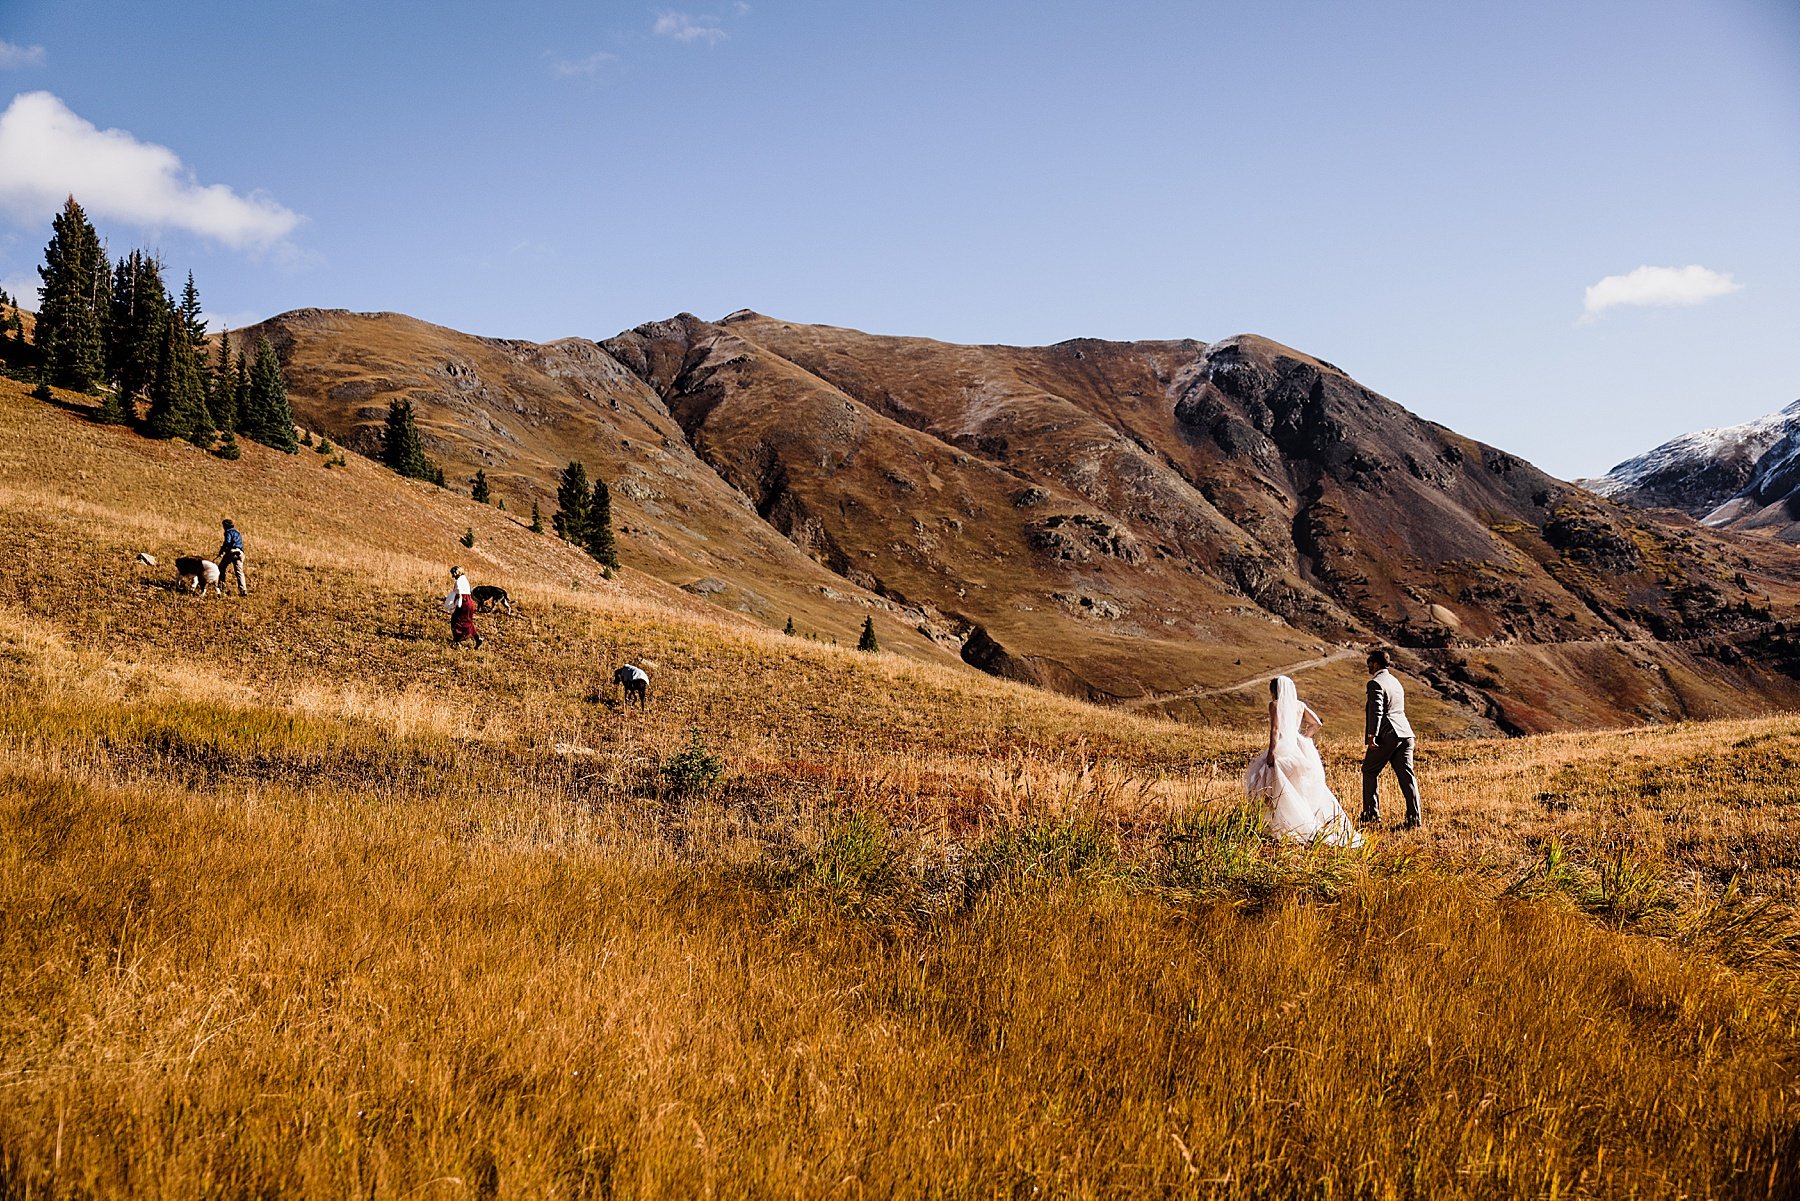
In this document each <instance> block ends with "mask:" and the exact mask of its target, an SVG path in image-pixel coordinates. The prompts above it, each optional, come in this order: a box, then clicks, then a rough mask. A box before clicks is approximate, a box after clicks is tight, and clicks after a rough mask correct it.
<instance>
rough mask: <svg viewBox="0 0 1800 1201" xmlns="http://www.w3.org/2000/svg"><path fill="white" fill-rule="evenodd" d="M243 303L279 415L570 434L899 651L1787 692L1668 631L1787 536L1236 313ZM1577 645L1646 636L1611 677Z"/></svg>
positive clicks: (676, 512) (1772, 583) (441, 450)
mask: <svg viewBox="0 0 1800 1201" xmlns="http://www.w3.org/2000/svg"><path fill="white" fill-rule="evenodd" d="M254 332H268V333H269V334H270V336H271V337H272V338H273V340H274V341H275V343H276V345H277V348H278V350H279V351H280V352H281V353H282V356H283V360H284V365H285V366H286V368H287V370H288V373H289V380H290V389H289V390H290V395H291V397H292V398H293V403H294V406H295V411H296V414H297V415H299V416H300V418H301V420H302V421H303V423H304V424H307V425H310V426H312V427H314V428H319V429H323V430H325V431H327V432H329V433H331V434H332V436H333V437H334V438H338V439H339V440H341V441H344V442H346V443H347V444H348V445H350V446H351V447H352V448H354V449H360V450H365V451H370V450H374V449H376V448H377V446H378V439H379V428H380V424H381V419H382V418H383V417H384V416H385V410H386V405H387V403H388V402H389V401H390V400H394V399H410V400H412V401H413V402H414V407H415V411H416V412H417V414H418V420H419V424H420V428H421V432H422V435H423V436H424V439H425V442H426V446H427V450H428V453H431V454H433V455H434V456H435V457H438V458H439V459H440V460H442V461H443V462H444V463H445V464H446V468H447V472H448V473H449V474H450V476H451V479H452V480H453V481H457V480H459V479H460V478H461V476H462V474H464V473H468V474H472V472H473V470H474V469H475V468H476V467H481V468H482V469H483V470H485V471H486V472H487V476H488V479H489V482H490V486H491V487H493V488H494V490H495V493H496V495H497V496H498V497H500V498H501V499H504V500H507V501H509V502H511V503H513V504H514V505H528V504H529V503H530V502H531V500H533V499H535V500H537V501H538V502H539V503H540V504H543V503H544V502H545V501H546V500H548V499H549V498H550V496H551V495H552V494H553V481H554V475H555V472H556V471H557V470H559V469H560V468H561V466H562V465H563V464H564V463H566V462H568V461H570V460H573V459H578V458H579V459H582V460H583V461H585V462H587V463H588V465H589V468H590V472H592V473H596V474H600V475H602V476H603V477H604V478H606V479H608V480H609V482H612V483H613V486H614V496H615V511H616V514H617V521H618V524H619V530H620V534H621V544H622V545H621V550H622V552H623V553H625V554H626V556H627V559H628V561H631V560H634V559H635V560H636V563H635V565H637V566H640V567H642V568H643V569H644V570H646V571H649V572H650V573H651V574H653V575H657V576H659V577H660V578H663V579H666V580H669V581H670V582H672V583H676V584H678V585H683V586H687V587H689V588H690V589H695V590H699V591H702V592H703V593H704V594H705V595H708V596H709V597H711V598H712V599H713V600H715V602H718V603H723V604H725V605H727V606H728V607H732V608H736V609H738V610H740V611H742V612H745V613H747V614H750V615H752V616H753V617H755V618H756V619H758V620H760V621H763V622H765V623H768V624H771V625H779V624H781V622H782V621H783V620H784V618H786V617H788V616H794V617H795V618H796V619H797V621H798V622H799V624H801V625H802V626H803V627H807V628H814V629H818V630H819V631H821V632H822V634H823V635H824V636H829V637H834V638H848V637H851V636H853V634H852V630H853V628H854V627H856V626H860V624H861V621H862V618H863V616H864V615H865V614H869V613H874V614H877V615H881V616H883V618H884V622H883V624H884V626H885V627H886V628H884V629H883V630H882V638H883V644H884V646H885V645H888V644H889V642H890V641H892V643H893V644H894V649H896V650H900V651H901V652H902V653H905V654H909V655H916V656H919V657H923V658H936V659H957V658H959V659H961V660H962V661H963V662H965V663H970V664H972V665H974V666H977V667H980V668H981V669H983V670H986V671H989V672H992V673H994V674H999V675H1005V676H1008V677H1009V678H1013V679H1020V680H1025V681H1028V682H1033V683H1038V684H1041V685H1044V686H1047V687H1052V688H1055V689H1057V690H1060V691H1065V692H1072V693H1074V694H1076V695H1079V696H1084V697H1087V698H1089V699H1094V700H1100V701H1105V702H1109V703H1133V704H1144V703H1151V704H1158V703H1159V702H1157V701H1156V700H1155V698H1159V697H1168V698H1177V699H1171V700H1169V701H1167V702H1166V703H1162V704H1161V706H1160V707H1161V708H1162V709H1163V711H1166V712H1171V713H1175V714H1177V715H1180V716H1187V717H1217V716H1220V715H1222V714H1225V713H1236V712H1237V710H1238V708H1239V707H1241V705H1242V698H1241V697H1226V698H1221V697H1219V696H1217V695H1215V690H1216V689H1217V688H1218V687H1220V686H1223V685H1225V684H1227V683H1229V682H1230V681H1233V680H1241V679H1243V678H1246V677H1251V676H1255V675H1257V674H1259V673H1263V672H1268V671H1274V670H1279V669H1280V668H1281V667H1282V666H1283V665H1285V664H1295V663H1302V662H1313V661H1323V662H1325V663H1327V664H1329V665H1328V666H1324V667H1320V668H1318V669H1316V670H1315V671H1314V673H1313V674H1312V675H1311V676H1310V677H1309V679H1310V680H1311V685H1312V686H1313V687H1314V688H1316V689H1323V690H1325V691H1326V692H1328V693H1330V694H1333V695H1335V696H1338V697H1341V698H1344V699H1345V700H1346V702H1347V703H1349V702H1351V701H1352V700H1353V698H1355V697H1356V695H1357V692H1358V689H1359V687H1360V677H1359V676H1358V675H1357V672H1356V670H1355V667H1354V665H1352V664H1349V663H1348V662H1346V661H1344V660H1343V659H1342V657H1339V656H1336V655H1335V652H1336V651H1338V650H1340V649H1341V648H1342V647H1343V646H1344V644H1346V643H1359V644H1360V643H1372V642H1377V641H1381V642H1392V643H1395V644H1397V645H1398V646H1400V647H1403V648H1405V649H1406V654H1407V655H1408V657H1409V659H1410V663H1409V666H1410V667H1411V669H1412V670H1414V671H1415V672H1416V673H1417V674H1418V675H1419V676H1421V677H1422V679H1423V680H1424V682H1425V684H1426V685H1427V688H1426V691H1428V692H1430V693H1431V694H1433V695H1434V696H1435V698H1436V700H1437V701H1438V702H1440V703H1442V704H1443V705H1445V706H1447V707H1448V708H1447V709H1446V712H1456V713H1461V714H1462V717H1461V718H1460V719H1456V720H1460V721H1461V722H1462V723H1463V727H1464V728H1465V729H1467V730H1468V731H1470V732H1480V731H1484V730H1493V729H1517V730H1528V729H1540V728H1559V727H1563V726H1568V725H1575V724H1581V723H1584V722H1588V721H1591V720H1606V721H1615V722H1616V721H1620V720H1627V721H1629V720H1658V719H1661V718H1663V717H1666V716H1670V715H1679V714H1683V713H1689V712H1701V711H1711V707H1717V706H1724V707H1725V708H1726V710H1728V711H1735V710H1731V709H1730V707H1731V706H1732V705H1737V704H1741V703H1744V702H1743V701H1742V698H1744V697H1750V698H1760V702H1759V703H1761V702H1775V701H1779V702H1781V703H1786V700H1787V698H1789V697H1790V696H1792V695H1793V693H1792V682H1791V681H1790V680H1789V679H1788V677H1787V676H1785V675H1783V674H1782V673H1781V672H1780V671H1779V670H1765V669H1764V667H1763V666H1762V660H1761V659H1760V658H1759V657H1758V656H1756V655H1752V656H1749V657H1748V658H1747V659H1742V658H1740V660H1739V661H1738V662H1736V663H1728V662H1726V661H1725V660H1726V659H1727V658H1730V657H1731V655H1733V654H1735V653H1736V652H1729V651H1719V652H1718V654H1716V655H1715V654H1712V653H1711V652H1707V653H1699V654H1690V653H1689V652H1688V651H1686V650H1682V649H1680V648H1682V647H1684V646H1698V645H1703V644H1704V645H1710V643H1709V642H1708V640H1709V639H1710V640H1721V639H1722V640H1724V641H1725V642H1730V641H1731V640H1732V639H1738V640H1743V639H1745V638H1748V637H1750V636H1751V633H1752V631H1754V630H1756V629H1759V628H1761V627H1763V626H1765V625H1767V624H1769V623H1770V622H1771V621H1774V620H1776V617H1777V613H1778V611H1779V612H1780V613H1786V612H1788V611H1789V610H1790V609H1791V606H1792V604H1793V601H1794V600H1795V599H1800V597H1796V595H1795V593H1796V584H1795V580H1794V578H1793V576H1794V573H1793V571H1792V570H1791V568H1790V567H1789V566H1787V565H1784V564H1782V563H1780V562H1777V561H1770V560H1768V559H1767V557H1766V556H1763V555H1761V553H1760V552H1759V551H1758V550H1757V548H1756V547H1755V546H1753V545H1751V544H1749V543H1745V542H1743V541H1742V540H1741V539H1734V538H1730V537H1720V536H1714V535H1695V534H1688V533H1682V532H1678V531H1674V530H1671V529H1669V528H1668V527H1666V526H1664V525H1662V524H1660V523H1658V522H1655V521H1653V520H1650V519H1648V518H1643V517H1639V516H1636V515H1634V514H1633V513H1632V512H1631V511H1630V510H1628V509H1623V508H1619V507H1618V506H1615V505H1611V504H1609V503H1607V502H1605V501H1604V500H1599V499H1596V498H1594V497H1592V496H1591V495H1589V494H1588V493H1585V492H1583V491H1581V490H1580V489H1578V488H1575V487H1573V486H1572V485H1569V484H1567V483H1564V482H1563V481H1559V480H1555V479H1553V478H1552V477H1550V476H1548V475H1546V474H1545V473H1543V472H1541V471H1538V470H1537V469H1536V468H1534V467H1532V466H1531V465H1530V464H1529V463H1527V462H1526V461H1524V460H1523V459H1520V458H1518V457H1517V456H1514V455H1511V454H1509V453H1507V452H1505V451H1503V450H1500V449H1498V448H1495V447H1490V446H1486V445H1484V444H1481V443H1478V442H1475V441H1474V440H1472V439H1468V438H1465V437H1463V436H1462V435H1460V434H1457V433H1455V432H1454V431H1451V430H1448V429H1446V428H1444V427H1442V426H1439V425H1437V424H1435V423H1432V422H1429V421H1427V420H1425V419H1423V418H1420V417H1418V416H1417V415H1416V414H1413V413H1411V412H1410V411H1408V410H1406V409H1404V408H1402V407H1401V406H1399V405H1397V404H1395V403H1394V402H1393V401H1391V400H1388V399H1387V398H1385V397H1382V396H1380V395H1379V394H1377V393H1375V392H1373V391H1371V390H1369V389H1368V388H1366V387H1364V386H1363V385H1361V384H1359V383H1357V382H1356V381H1355V380H1353V379H1351V378H1350V377H1349V376H1348V375H1346V374H1344V373H1343V372H1342V371H1341V370H1339V369H1338V368H1336V367H1334V366H1332V365H1331V364H1330V363H1328V362H1326V361H1324V360H1321V359H1318V358H1316V357H1313V356H1310V355H1306V354H1305V353H1304V352H1301V351H1298V350H1295V349H1293V348H1291V347H1287V346H1284V345H1282V344H1281V343H1279V342H1275V341H1273V340H1271V339H1267V338H1263V337H1260V336H1258V335H1254V334H1239V335H1234V336H1232V337H1229V338H1225V339H1221V340H1218V341H1215V342H1210V343H1209V342H1204V341H1200V340H1198V339H1175V340H1158V341H1147V342H1117V341H1109V340H1102V339H1083V338H1075V339H1068V340H1065V341H1063V342H1059V343H1056V344H1054V345H1051V346H1046V347H1009V346H963V345H958V344H953V343H944V342H938V341H934V340H931V339H921V338H897V337H890V336H883V335H871V334H865V333H862V332H860V331H856V330H851V329H846V328H842V327H832V326H820V325H807V324H803V323H793V322H785V321H782V320H780V319H778V318H774V317H768V316H765V315H763V314H761V313H757V312H754V311H752V310H738V311H737V312H734V313H732V314H730V315H729V316H728V317H727V318H725V319H722V320H720V321H717V322H709V321H705V320H703V319H701V318H699V317H696V316H694V315H693V314H678V315H676V316H675V317H671V318H667V319H664V320H661V321H655V322H648V323H645V324H644V325H640V326H638V327H635V328H634V329H631V330H627V331H623V332H622V333H620V334H617V335H615V336H613V337H611V338H608V339H604V340H601V341H591V340H588V339H584V338H568V339H559V340H557V341H556V342H552V343H545V344H537V343H530V342H524V341H520V340H515V339H482V338H476V337H474V336H472V335H464V334H460V333H458V332H456V331H453V330H448V329H445V328H444V327H438V326H430V325H428V324H427V323H423V322H418V321H416V320H415V319H412V318H407V317H404V315H390V316H379V317H364V316H358V315H355V314H348V313H343V312H341V311H332V310H299V311H296V312H295V313H292V314H284V315H282V316H281V317H278V318H274V319H272V320H271V321H270V322H268V323H265V326H264V327H260V328H259V330H257V331H254ZM551 503H552V504H553V501H552V502H551ZM546 514H547V509H546ZM1603 645H1605V646H1612V647H1613V649H1614V650H1615V651H1616V652H1617V654H1618V655H1619V656H1621V657H1622V659H1625V660H1630V661H1631V662H1633V663H1635V662H1637V661H1638V660H1641V659H1643V658H1645V657H1646V656H1649V657H1650V658H1658V657H1659V656H1660V657H1662V658H1668V659H1669V661H1668V662H1667V663H1661V672H1660V674H1658V673H1650V675H1648V676H1646V677H1645V678H1644V679H1638V678H1637V676H1635V675H1631V674H1629V673H1628V674H1627V675H1625V676H1623V677H1620V678H1619V679H1614V678H1613V673H1612V671H1611V669H1610V668H1608V669H1606V670H1601V669H1600V668H1599V667H1596V666H1595V664H1594V663H1593V662H1590V660H1592V659H1593V647H1595V646H1603ZM1721 645H1723V643H1721ZM1625 647H1630V648H1634V649H1632V650H1630V652H1629V653H1627V652H1626V651H1625V650H1623V649H1620V648H1625ZM1522 648H1531V649H1530V650H1529V653H1527V651H1526V650H1525V649H1522ZM1558 648H1575V649H1558ZM1646 648H1647V649H1646ZM1659 662H1660V660H1659ZM1646 670H1647V669H1646ZM1600 680H1604V681H1606V683H1605V684H1604V686H1602V685H1601V684H1599V683H1596V681H1600ZM1671 681H1677V682H1671ZM1146 698H1150V699H1149V700H1148V701H1147V700H1146ZM1797 699H1800V698H1797ZM1450 725H1451V726H1454V725H1455V721H1451V722H1450Z"/></svg>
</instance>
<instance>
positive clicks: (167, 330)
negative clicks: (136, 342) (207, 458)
mask: <svg viewBox="0 0 1800 1201" xmlns="http://www.w3.org/2000/svg"><path fill="white" fill-rule="evenodd" d="M146 424H147V425H148V427H149V433H150V436H151V437H153V438H186V439H187V440H188V441H190V442H192V443H194V444H195V445H196V446H210V445H212V429H213V427H212V418H211V417H210V416H208V414H207V412H206V396H205V394H204V393H203V392H202V391H201V390H200V371H199V369H198V367H197V365H196V364H195V362H194V344H193V343H192V342H190V341H188V336H187V330H186V328H185V327H183V326H182V324H181V320H180V318H179V317H177V316H176V315H175V314H173V313H171V314H170V315H169V316H168V318H167V319H166V321H165V323H164V325H163V346H162V353H161V354H160V355H158V356H157V361H156V375H155V377H154V378H153V379H152V380H151V382H150V415H149V418H148V421H147V423H146Z"/></svg>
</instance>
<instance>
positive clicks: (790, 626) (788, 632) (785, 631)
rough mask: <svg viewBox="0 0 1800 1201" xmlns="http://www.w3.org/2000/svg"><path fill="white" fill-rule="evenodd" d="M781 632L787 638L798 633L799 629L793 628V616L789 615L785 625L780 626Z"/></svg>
mask: <svg viewBox="0 0 1800 1201" xmlns="http://www.w3.org/2000/svg"><path fill="white" fill-rule="evenodd" d="M781 632H782V633H783V634H786V635H787V636H788V637H789V638H793V637H795V636H796V635H797V634H798V633H799V631H797V630H795V629H794V619H793V618H791V617H790V618H788V623H787V625H785V626H783V627H782V629H781Z"/></svg>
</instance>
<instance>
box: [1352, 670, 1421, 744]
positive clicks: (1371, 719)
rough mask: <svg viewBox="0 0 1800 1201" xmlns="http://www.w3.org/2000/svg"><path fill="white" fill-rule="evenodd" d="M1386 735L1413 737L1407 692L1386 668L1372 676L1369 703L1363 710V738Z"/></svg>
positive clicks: (1370, 678)
mask: <svg viewBox="0 0 1800 1201" xmlns="http://www.w3.org/2000/svg"><path fill="white" fill-rule="evenodd" d="M1383 734H1392V735H1393V736H1394V737H1396V738H1411V737H1412V736H1413V729H1412V723H1410V722H1408V721H1407V720H1406V689H1404V688H1402V687H1400V681H1399V680H1396V679H1395V678H1394V677H1393V676H1391V675H1389V674H1388V672H1387V670H1386V669H1385V668H1384V669H1382V670H1381V671H1378V672H1376V673H1375V674H1374V675H1372V676H1370V677H1369V701H1368V704H1367V705H1365V706H1364V708H1363V737H1365V738H1379V737H1381V735H1383Z"/></svg>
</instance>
